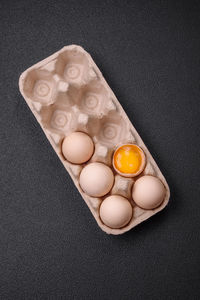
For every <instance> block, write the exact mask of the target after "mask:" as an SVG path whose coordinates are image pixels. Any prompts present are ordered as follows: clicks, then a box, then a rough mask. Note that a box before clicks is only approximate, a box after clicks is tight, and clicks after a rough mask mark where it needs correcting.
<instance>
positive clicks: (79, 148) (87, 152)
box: [62, 132, 94, 164]
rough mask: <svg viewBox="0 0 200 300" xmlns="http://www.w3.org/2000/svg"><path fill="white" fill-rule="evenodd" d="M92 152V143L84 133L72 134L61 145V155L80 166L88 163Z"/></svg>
mask: <svg viewBox="0 0 200 300" xmlns="http://www.w3.org/2000/svg"><path fill="white" fill-rule="evenodd" d="M93 152H94V143H93V141H92V139H91V137H89V136H88V135H87V134H86V133H83V132H73V133H71V134H70V135H69V136H67V137H66V138H65V139H64V141H63V143H62V153H63V155H64V157H65V158H66V159H67V160H68V161H69V162H71V163H74V164H82V163H84V162H86V161H88V160H89V159H90V158H91V156H92V154H93Z"/></svg>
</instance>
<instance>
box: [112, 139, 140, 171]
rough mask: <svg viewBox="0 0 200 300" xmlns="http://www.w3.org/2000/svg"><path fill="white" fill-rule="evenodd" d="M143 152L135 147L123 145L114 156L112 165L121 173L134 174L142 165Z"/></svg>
mask: <svg viewBox="0 0 200 300" xmlns="http://www.w3.org/2000/svg"><path fill="white" fill-rule="evenodd" d="M143 160H144V154H143V151H142V150H141V149H140V148H139V147H138V146H136V145H123V146H121V147H119V148H118V149H117V150H116V151H115V154H114V159H113V163H114V166H115V168H116V169H117V170H118V171H120V172H121V173H125V174H136V173H137V172H138V171H140V169H141V166H142V164H143Z"/></svg>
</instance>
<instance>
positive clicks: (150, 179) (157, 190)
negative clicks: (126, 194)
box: [132, 175, 166, 209]
mask: <svg viewBox="0 0 200 300" xmlns="http://www.w3.org/2000/svg"><path fill="white" fill-rule="evenodd" d="M165 194H166V189H165V187H164V185H163V183H162V182H161V181H160V180H159V179H158V178H157V177H154V176H150V175H146V176H142V177H140V178H139V179H138V180H137V181H136V182H135V184H134V186H133V190H132V197H133V200H134V201H135V203H136V204H137V205H138V206H140V207H141V208H144V209H153V208H156V207H158V206H159V205H160V204H161V203H162V202H163V200H164V197H165Z"/></svg>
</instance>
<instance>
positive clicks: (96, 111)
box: [19, 45, 170, 234]
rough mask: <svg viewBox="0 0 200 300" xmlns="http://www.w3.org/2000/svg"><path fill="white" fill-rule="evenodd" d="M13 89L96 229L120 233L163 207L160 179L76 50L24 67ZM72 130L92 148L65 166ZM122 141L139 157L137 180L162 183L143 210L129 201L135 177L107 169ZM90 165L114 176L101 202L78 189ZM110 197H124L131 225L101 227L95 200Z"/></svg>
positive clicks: (83, 53)
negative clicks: (153, 204)
mask: <svg viewBox="0 0 200 300" xmlns="http://www.w3.org/2000/svg"><path fill="white" fill-rule="evenodd" d="M19 87H20V92H21V94H22V95H23V97H24V99H25V100H26V102H27V104H28V106H29V107H30V109H31V111H32V113H33V114H34V116H35V117H36V119H37V121H38V122H39V124H40V126H41V127H42V129H43V131H44V133H45V135H46V137H47V138H48V140H49V142H50V143H51V145H52V147H53V148H54V150H55V152H56V153H57V155H58V157H59V158H60V160H61V162H62V163H63V165H64V167H65V169H66V170H67V171H68V173H69V174H70V176H71V178H72V180H73V181H74V184H75V185H76V187H77V189H78V190H79V192H80V194H81V195H82V197H83V199H84V200H85V202H86V204H87V205H88V207H89V209H90V211H91V212H92V214H93V216H94V217H95V219H96V221H97V223H98V225H99V226H100V227H101V229H102V230H104V231H105V232H106V233H108V234H122V233H124V232H126V231H128V230H130V229H131V228H133V227H135V226H136V225H137V224H139V223H141V222H142V221H144V220H146V219H148V218H149V217H151V216H153V215H154V214H156V213H157V212H159V211H160V210H162V209H163V208H164V207H165V206H166V205H167V203H168V200H169V195H170V192H169V188H168V185H167V182H166V180H165V178H164V177H163V175H162V173H161V172H160V170H159V168H158V166H157V164H156V163H155V161H154V159H153V158H152V156H151V154H150V153H149V151H148V149H147V148H146V146H145V145H144V143H143V141H142V139H141V138H140V136H139V135H138V133H137V131H136V130H135V128H134V127H133V125H132V123H131V122H130V120H129V119H128V117H127V115H126V113H125V112H124V110H123V108H122V107H121V105H120V103H119V102H118V100H117V98H116V97H115V95H114V93H113V92H112V90H111V88H110V87H109V86H108V84H107V82H106V81H105V79H104V77H103V75H102V74H101V72H100V70H99V69H98V67H97V66H96V64H95V63H94V61H93V59H92V58H91V56H90V55H89V54H88V53H87V52H86V51H85V50H84V49H83V48H82V47H80V46H77V45H71V46H66V47H64V48H62V49H61V50H60V51H58V52H56V53H54V54H53V55H51V56H49V57H48V58H46V59H44V60H42V61H41V62H39V63H37V64H35V65H34V66H32V67H30V68H29V69H27V70H26V71H25V72H23V73H22V75H21V76H20V79H19ZM74 131H82V132H85V133H87V134H88V135H89V136H90V137H91V138H92V139H93V142H94V145H95V151H94V154H93V156H92V158H91V159H90V161H89V162H87V163H85V164H83V165H75V164H72V163H69V162H68V161H67V160H66V159H65V158H64V157H63V155H62V151H61V144H62V141H63V139H64V137H65V136H67V135H69V134H70V133H72V132H74ZM123 143H126V144H128V143H134V144H136V145H138V146H139V147H141V148H142V149H143V151H144V153H145V156H146V166H145V169H144V171H143V172H142V173H141V174H140V175H139V177H140V176H142V175H154V176H156V177H158V178H159V179H160V180H161V181H162V182H163V184H164V186H165V188H166V195H165V199H164V201H163V203H162V204H161V205H160V206H159V207H157V208H155V209H153V210H144V209H142V208H139V207H138V206H136V204H135V203H134V201H133V200H132V198H131V190H132V186H133V185H134V182H135V180H137V177H134V178H125V177H123V176H121V175H119V174H117V173H116V172H115V170H114V169H113V168H112V155H113V152H114V150H115V149H116V148H117V146H119V145H120V144H123ZM90 162H102V163H104V164H106V165H108V166H110V167H111V168H112V171H113V173H114V176H115V182H114V185H113V187H112V190H111V191H110V192H109V194H107V195H106V196H104V197H102V198H94V197H90V196H88V195H87V194H85V193H84V192H83V191H82V189H81V187H80V185H79V175H80V172H81V170H82V168H83V167H84V166H85V165H86V164H88V163H90ZM113 194H118V195H121V196H123V197H126V198H127V199H128V200H129V201H130V202H131V204H132V207H133V216H132V219H131V221H130V222H129V223H128V225H126V226H125V227H123V228H120V229H112V228H109V227H107V226H106V225H105V224H103V222H102V221H101V219H100V217H99V207H100V204H101V202H102V201H103V199H104V198H105V197H107V196H109V195H113Z"/></svg>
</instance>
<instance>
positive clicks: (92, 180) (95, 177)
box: [80, 162, 114, 197]
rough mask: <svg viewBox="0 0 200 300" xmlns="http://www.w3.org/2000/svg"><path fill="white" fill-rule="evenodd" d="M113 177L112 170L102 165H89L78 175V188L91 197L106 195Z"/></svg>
mask: <svg viewBox="0 0 200 300" xmlns="http://www.w3.org/2000/svg"><path fill="white" fill-rule="evenodd" d="M113 183H114V175H113V172H112V170H111V169H110V168H109V167H108V166H106V165H104V164H102V163H98V162H96V163H90V164H88V165H87V166H86V167H84V168H83V170H82V172H81V174H80V186H81V188H82V189H83V191H84V192H85V193H86V194H88V195H89V196H92V197H101V196H104V195H106V194H107V193H108V192H109V191H110V190H111V188H112V186H113Z"/></svg>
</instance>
